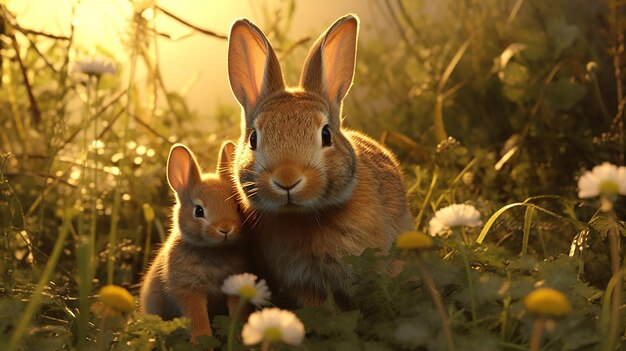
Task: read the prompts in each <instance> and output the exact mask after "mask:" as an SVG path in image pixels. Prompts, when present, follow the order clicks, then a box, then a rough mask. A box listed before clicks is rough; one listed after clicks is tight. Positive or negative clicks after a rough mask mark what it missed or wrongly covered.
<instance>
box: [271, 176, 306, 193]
mask: <svg viewBox="0 0 626 351" xmlns="http://www.w3.org/2000/svg"><path fill="white" fill-rule="evenodd" d="M301 181H302V178H300V179H298V180H297V181H296V182H295V183H292V184H290V185H283V184H281V183H279V182H277V181H276V179H272V183H274V185H276V186H277V187H279V188H281V189H283V190H286V191H289V190H291V189H293V188H295V187H296V185H298V184H300V182H301Z"/></svg>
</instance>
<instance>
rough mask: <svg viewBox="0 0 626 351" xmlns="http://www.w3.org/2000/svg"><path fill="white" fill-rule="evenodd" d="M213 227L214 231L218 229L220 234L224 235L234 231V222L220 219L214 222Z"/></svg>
mask: <svg viewBox="0 0 626 351" xmlns="http://www.w3.org/2000/svg"><path fill="white" fill-rule="evenodd" d="M214 227H215V230H216V231H218V232H219V233H220V234H222V235H224V236H226V235H228V234H231V233H232V232H234V231H235V224H234V223H232V222H231V221H221V222H218V223H215V225H214Z"/></svg>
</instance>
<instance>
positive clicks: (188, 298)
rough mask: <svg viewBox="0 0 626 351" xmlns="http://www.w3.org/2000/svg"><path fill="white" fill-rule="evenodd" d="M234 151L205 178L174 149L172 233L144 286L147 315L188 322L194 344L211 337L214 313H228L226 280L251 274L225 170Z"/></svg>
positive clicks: (226, 151)
mask: <svg viewBox="0 0 626 351" xmlns="http://www.w3.org/2000/svg"><path fill="white" fill-rule="evenodd" d="M231 146H232V144H229V146H228V147H229V148H230V147H231ZM229 150H230V149H227V148H226V146H224V147H223V151H222V158H221V160H220V162H219V164H220V167H218V173H215V174H213V173H207V174H202V172H201V170H200V168H199V167H198V165H197V162H196V160H195V158H194V156H193V154H192V153H191V152H190V151H189V150H187V149H186V148H185V147H184V146H182V145H175V146H173V147H172V150H171V151H170V158H169V160H168V181H169V183H170V186H171V187H172V188H173V189H174V190H175V192H176V205H175V206H174V208H173V210H172V212H173V216H172V230H171V232H170V235H169V237H168V239H167V241H166V242H165V243H164V245H163V246H162V247H161V248H160V249H159V253H158V255H157V257H156V258H155V260H154V262H153V263H152V265H151V266H150V269H149V270H148V273H147V274H146V276H145V278H144V281H143V285H142V287H141V296H140V300H141V302H140V304H141V310H142V312H144V313H150V314H157V315H159V316H161V317H162V318H164V319H171V318H174V317H180V316H185V317H188V318H189V319H190V320H191V334H192V337H193V339H194V340H195V339H196V338H197V337H198V336H200V335H211V334H212V333H211V325H210V320H209V314H210V315H213V314H216V313H224V312H226V307H227V301H226V298H225V296H224V294H223V293H222V292H221V291H220V287H221V285H222V283H223V281H224V280H225V279H226V278H227V277H228V276H230V275H232V274H237V273H242V272H245V271H246V270H247V263H246V259H245V257H246V244H245V241H244V238H242V237H241V234H240V233H241V230H240V226H241V219H240V214H239V212H238V208H237V203H236V201H235V200H234V199H233V191H234V189H233V186H232V183H231V181H230V173H229V172H227V171H226V170H228V169H229V168H230V167H229V163H230V162H229V159H230V157H229V156H228V155H229V153H230V152H229ZM198 204H201V206H202V207H203V208H204V212H205V213H204V217H202V218H200V217H196V216H194V206H195V205H198ZM220 230H222V231H224V232H227V231H229V232H228V234H224V233H222V232H220ZM228 305H230V303H229V304H228ZM229 310H230V308H229Z"/></svg>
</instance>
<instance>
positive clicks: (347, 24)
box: [300, 15, 359, 114]
mask: <svg viewBox="0 0 626 351" xmlns="http://www.w3.org/2000/svg"><path fill="white" fill-rule="evenodd" d="M358 32H359V19H358V17H357V16H356V15H346V16H344V17H342V18H340V19H338V20H337V21H336V22H335V23H334V24H333V25H332V26H330V27H329V28H328V29H327V30H326V32H325V33H324V34H322V35H321V36H320V37H319V39H317V42H316V43H315V44H314V45H313V47H312V48H311V51H309V56H308V57H307V60H306V62H305V63H304V68H303V69H302V75H301V77H300V85H301V86H302V87H303V88H304V89H305V90H307V91H310V92H315V93H318V94H320V95H322V96H323V97H325V98H326V99H327V100H328V102H329V103H330V107H331V110H332V111H331V112H335V113H336V114H338V113H339V109H340V108H341V102H342V101H343V98H344V97H345V96H346V94H347V93H348V90H350V86H351V85H352V78H353V76H354V61H355V58H356V42H357V37H358Z"/></svg>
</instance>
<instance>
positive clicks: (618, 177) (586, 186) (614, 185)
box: [578, 162, 626, 199]
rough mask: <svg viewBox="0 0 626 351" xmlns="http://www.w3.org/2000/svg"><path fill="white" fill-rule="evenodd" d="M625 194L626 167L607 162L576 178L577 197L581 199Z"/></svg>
mask: <svg viewBox="0 0 626 351" xmlns="http://www.w3.org/2000/svg"><path fill="white" fill-rule="evenodd" d="M600 194H602V195H609V196H611V195H617V194H620V195H626V167H624V166H622V167H617V166H616V165H612V164H610V163H608V162H604V163H603V164H601V165H599V166H595V167H593V169H592V170H591V171H587V172H585V174H583V175H582V176H581V177H580V179H578V197H579V198H581V199H584V198H588V197H594V196H598V195H600Z"/></svg>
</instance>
